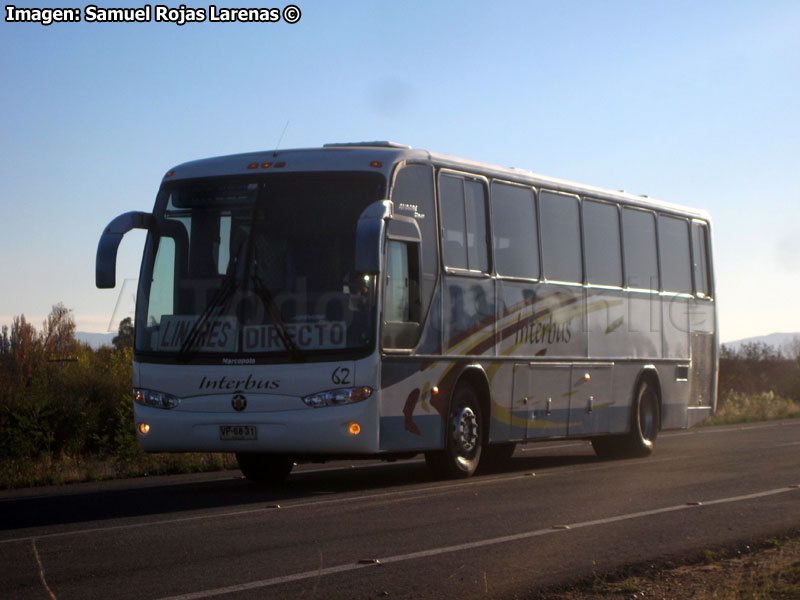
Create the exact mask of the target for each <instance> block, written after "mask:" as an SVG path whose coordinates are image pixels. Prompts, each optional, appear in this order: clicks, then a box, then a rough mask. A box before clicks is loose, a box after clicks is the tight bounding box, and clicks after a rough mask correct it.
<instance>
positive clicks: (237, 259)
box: [178, 243, 247, 355]
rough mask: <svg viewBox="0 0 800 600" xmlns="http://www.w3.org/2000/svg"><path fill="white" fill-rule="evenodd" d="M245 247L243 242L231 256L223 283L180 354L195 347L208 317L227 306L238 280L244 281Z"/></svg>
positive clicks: (188, 336) (201, 314)
mask: <svg viewBox="0 0 800 600" xmlns="http://www.w3.org/2000/svg"><path fill="white" fill-rule="evenodd" d="M245 247H246V244H244V243H242V244H241V245H240V246H239V250H237V252H236V254H235V255H234V256H232V257H231V262H230V263H229V264H228V270H227V271H226V273H225V278H224V279H223V280H222V285H221V286H220V287H219V289H218V290H217V291H216V293H215V294H214V296H213V297H212V298H211V300H210V301H209V303H208V304H207V305H206V307H205V308H204V309H203V312H202V313H200V315H199V316H198V317H197V320H196V321H195V322H194V324H193V325H192V328H191V329H190V330H189V333H188V335H187V336H186V339H185V340H184V341H183V344H181V348H180V350H178V354H179V355H185V354H187V353H189V351H191V350H192V348H194V346H195V344H197V341H198V339H199V338H200V332H201V331H202V330H203V326H204V325H205V323H207V322H208V319H209V318H210V317H211V316H212V315H213V314H214V312H216V311H218V310H220V309H222V308H224V307H225V305H226V304H227V302H228V300H230V298H231V296H233V293H234V292H235V291H236V289H237V288H238V287H239V285H238V283H237V282H239V281H244V265H245V263H246V260H247V257H246V256H242V252H243V250H244V249H245Z"/></svg>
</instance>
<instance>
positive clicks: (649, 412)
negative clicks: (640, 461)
mask: <svg viewBox="0 0 800 600" xmlns="http://www.w3.org/2000/svg"><path fill="white" fill-rule="evenodd" d="M660 427H661V413H660V397H659V393H658V388H657V387H656V386H655V384H654V383H653V382H652V381H649V380H648V379H643V380H642V381H641V382H640V383H639V386H638V387H637V388H636V395H635V396H634V404H633V411H632V412H631V423H630V431H629V432H628V433H627V434H626V435H621V436H616V435H611V436H605V437H600V438H595V439H593V440H592V446H593V447H594V451H595V454H597V456H598V457H600V458H644V457H646V456H650V455H651V454H652V453H653V450H654V448H655V441H656V438H657V437H658V430H659V429H660Z"/></svg>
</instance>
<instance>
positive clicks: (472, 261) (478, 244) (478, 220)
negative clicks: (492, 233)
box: [439, 174, 489, 273]
mask: <svg viewBox="0 0 800 600" xmlns="http://www.w3.org/2000/svg"><path fill="white" fill-rule="evenodd" d="M439 203H440V213H439V214H440V217H441V225H442V258H443V260H444V265H445V266H446V267H450V268H452V269H463V270H467V271H480V272H484V273H485V272H488V270H489V251H488V236H487V235H486V233H487V228H486V225H487V221H486V189H485V187H484V186H483V184H482V183H480V182H479V181H476V180H473V179H467V178H465V177H461V176H456V175H449V174H442V175H440V176H439Z"/></svg>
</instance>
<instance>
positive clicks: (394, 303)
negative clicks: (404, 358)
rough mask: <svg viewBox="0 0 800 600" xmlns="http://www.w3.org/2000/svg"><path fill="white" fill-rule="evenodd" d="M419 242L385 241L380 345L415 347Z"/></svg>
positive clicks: (418, 306) (417, 325)
mask: <svg viewBox="0 0 800 600" xmlns="http://www.w3.org/2000/svg"><path fill="white" fill-rule="evenodd" d="M420 306H421V305H420V298H419V244H417V243H414V242H404V241H398V240H389V241H388V243H387V247H386V282H385V287H384V302H383V347H384V348H392V349H410V348H413V347H414V346H416V344H417V341H418V339H419V334H420V331H421V328H420Z"/></svg>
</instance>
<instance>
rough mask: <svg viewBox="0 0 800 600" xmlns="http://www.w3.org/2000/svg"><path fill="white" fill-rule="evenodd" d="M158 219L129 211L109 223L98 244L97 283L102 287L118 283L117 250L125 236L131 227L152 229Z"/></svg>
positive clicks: (95, 277) (147, 214) (96, 261)
mask: <svg viewBox="0 0 800 600" xmlns="http://www.w3.org/2000/svg"><path fill="white" fill-rule="evenodd" d="M155 226H156V219H155V217H154V216H153V215H152V214H151V213H145V212H136V211H134V212H127V213H124V214H121V215H120V216H118V217H117V218H116V219H114V220H113V221H111V223H109V224H108V225H107V226H106V228H105V230H103V234H102V235H101V236H100V242H99V243H98V244H97V257H96V259H95V274H94V279H95V285H97V287H98V288H101V289H108V288H113V287H114V286H115V285H116V283H117V250H118V249H119V244H120V242H121V241H122V238H123V236H124V235H125V234H126V233H128V232H129V231H130V230H131V229H147V230H152V229H154V228H155Z"/></svg>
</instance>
